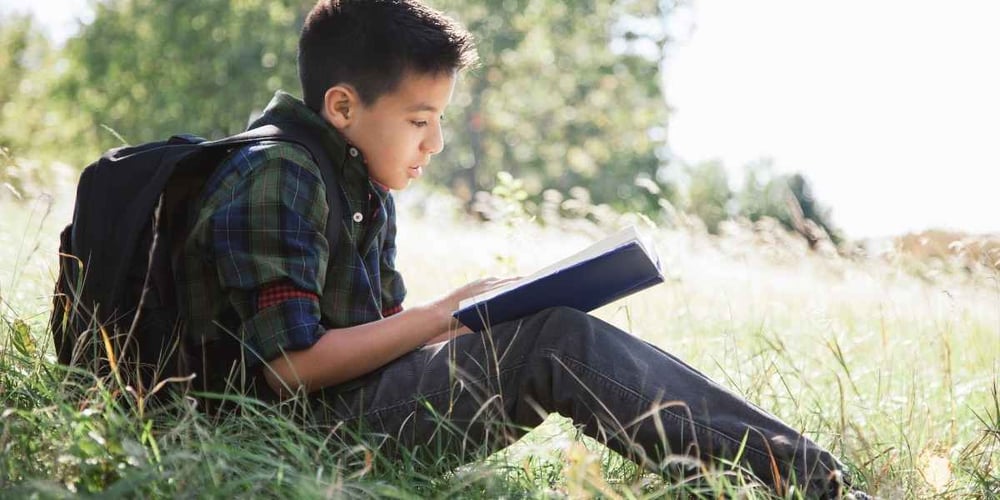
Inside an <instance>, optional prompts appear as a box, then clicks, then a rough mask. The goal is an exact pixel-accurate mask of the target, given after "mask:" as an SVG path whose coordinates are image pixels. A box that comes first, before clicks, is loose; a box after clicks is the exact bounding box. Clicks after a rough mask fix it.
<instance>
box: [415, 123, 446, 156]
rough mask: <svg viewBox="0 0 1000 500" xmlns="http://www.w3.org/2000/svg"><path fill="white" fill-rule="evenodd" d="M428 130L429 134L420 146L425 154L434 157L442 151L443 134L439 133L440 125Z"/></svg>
mask: <svg viewBox="0 0 1000 500" xmlns="http://www.w3.org/2000/svg"><path fill="white" fill-rule="evenodd" d="M430 128H431V129H432V130H431V132H430V133H429V134H428V135H427V137H425V138H424V141H423V142H422V143H421V144H420V146H421V149H423V151H424V152H425V153H427V154H429V155H436V154H438V153H440V152H441V151H442V150H443V149H444V133H443V132H442V131H441V125H437V126H435V127H430Z"/></svg>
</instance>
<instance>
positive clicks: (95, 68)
mask: <svg viewBox="0 0 1000 500" xmlns="http://www.w3.org/2000/svg"><path fill="white" fill-rule="evenodd" d="M94 6H95V10H96V12H95V16H94V20H93V22H92V23H90V24H88V25H86V26H84V27H83V28H82V30H81V32H80V33H79V34H78V35H77V36H76V37H74V38H73V39H71V40H69V41H68V43H67V45H66V47H65V57H66V59H67V61H68V64H69V67H68V70H67V71H66V72H65V73H64V78H63V80H62V81H61V82H60V84H59V85H58V87H57V88H56V96H58V97H61V98H62V99H63V102H64V103H66V104H67V105H69V106H72V107H74V109H77V110H78V111H79V112H80V113H82V114H85V115H86V116H88V117H89V118H90V121H91V124H92V125H91V127H90V129H89V130H87V133H88V134H90V135H91V136H92V137H93V138H94V139H95V140H96V142H97V143H98V144H99V145H100V149H106V148H108V147H111V146H116V145H120V140H121V139H119V138H118V135H119V134H120V136H121V138H122V139H124V140H125V141H126V142H128V143H138V142H145V141H151V140H155V139H160V138H163V137H167V136H170V135H172V134H175V133H179V132H191V133H196V134H200V135H205V136H208V137H221V136H224V135H227V134H231V133H236V132H238V131H240V130H242V129H243V128H245V127H246V125H247V123H248V120H249V119H250V117H251V113H252V112H253V111H254V109H256V110H258V111H259V110H260V109H262V108H263V106H264V105H266V104H267V102H268V100H269V99H270V97H271V94H272V93H273V92H274V91H275V90H277V89H279V88H286V89H290V90H293V91H294V90H295V89H298V76H297V72H296V67H295V58H296V46H297V36H296V33H297V29H298V27H299V26H300V25H301V22H302V19H303V18H304V14H305V12H306V10H307V9H308V7H309V5H307V4H306V3H305V2H301V1H292V0H284V1H271V0H238V1H230V0H197V1H195V0H176V1H169V2H162V1H157V0H108V1H102V2H95V4H94ZM93 154H96V151H87V152H86V155H90V156H92V155H93ZM85 158H86V157H85ZM85 158H84V159H85Z"/></svg>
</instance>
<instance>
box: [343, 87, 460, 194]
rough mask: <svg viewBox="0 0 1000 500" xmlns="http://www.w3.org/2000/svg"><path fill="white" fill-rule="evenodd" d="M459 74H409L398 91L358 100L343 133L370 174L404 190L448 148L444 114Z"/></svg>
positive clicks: (385, 183) (378, 180) (394, 187)
mask: <svg viewBox="0 0 1000 500" xmlns="http://www.w3.org/2000/svg"><path fill="white" fill-rule="evenodd" d="M454 89H455V75H454V74H452V73H444V74H438V75H426V74H417V73H409V72H408V73H406V74H405V75H404V76H403V79H402V81H400V83H399V86H398V87H396V90H394V91H392V92H389V93H387V94H384V95H382V96H381V97H379V98H378V99H376V100H375V102H374V103H372V104H371V105H369V106H364V105H362V104H360V102H357V101H355V102H356V104H355V105H354V106H352V108H351V109H350V113H349V117H350V118H349V119H348V120H347V121H346V123H344V126H342V127H339V126H338V127H337V128H338V129H339V130H340V132H341V133H342V134H344V137H346V138H347V140H348V141H349V142H350V143H351V144H353V145H354V146H355V147H357V148H358V149H360V150H361V153H362V154H363V155H364V157H365V161H366V162H367V166H368V175H369V176H370V177H371V178H372V180H374V181H375V182H378V183H379V184H381V185H383V186H385V187H388V188H390V189H397V190H398V189H404V188H406V186H407V185H409V183H410V181H411V180H413V179H416V178H418V177H420V176H421V175H423V169H424V167H426V166H427V163H428V162H429V161H430V159H431V156H433V155H436V154H438V153H440V152H441V150H442V149H444V138H443V137H442V135H441V115H442V113H444V109H445V108H446V107H447V106H448V103H449V102H451V95H452V92H453V91H454Z"/></svg>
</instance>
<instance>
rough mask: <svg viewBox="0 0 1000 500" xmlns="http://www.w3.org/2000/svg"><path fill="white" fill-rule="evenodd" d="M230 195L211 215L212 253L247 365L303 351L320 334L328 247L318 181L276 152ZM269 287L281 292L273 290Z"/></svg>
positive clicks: (309, 171)
mask: <svg viewBox="0 0 1000 500" xmlns="http://www.w3.org/2000/svg"><path fill="white" fill-rule="evenodd" d="M249 153H252V151H250V152H249ZM249 153H248V154H249ZM311 166H313V165H310V167H311ZM230 193H231V194H230V199H229V200H226V202H224V203H222V204H221V205H220V206H219V207H218V208H217V209H216V210H215V211H214V212H213V214H212V218H211V226H212V230H211V235H212V236H211V245H212V248H211V254H212V256H213V258H214V259H215V269H216V270H217V272H218V279H219V283H220V285H221V286H222V288H223V289H224V290H225V291H226V296H227V297H228V298H229V300H230V302H231V303H232V305H233V307H234V309H235V310H236V312H237V314H239V319H240V325H241V326H240V332H239V336H240V340H241V341H242V342H243V343H244V349H245V351H247V357H246V359H247V363H248V364H256V363H258V362H260V361H270V360H272V359H274V358H276V357H278V356H279V355H281V353H282V352H283V351H289V350H299V349H305V348H308V347H309V346H311V345H313V344H314V343H315V342H316V340H318V339H319V337H320V336H321V335H322V334H323V332H324V331H325V330H324V329H323V328H322V327H321V325H320V305H319V296H320V295H321V291H322V290H323V281H324V279H325V272H324V270H325V269H326V264H327V259H328V255H329V249H328V246H327V241H326V237H325V236H324V233H323V230H324V227H325V225H326V216H327V205H326V198H325V190H324V187H323V183H322V180H321V179H320V178H319V177H318V175H317V173H316V171H315V170H314V169H311V168H307V167H305V166H303V165H300V164H298V163H296V162H293V161H289V160H287V159H284V158H280V157H276V158H273V159H269V160H268V161H266V162H262V163H259V164H256V166H255V167H254V168H253V169H252V171H249V172H246V173H245V175H244V177H243V178H242V180H241V182H239V183H237V184H235V185H234V186H232V188H231V190H230ZM275 287H278V288H279V289H280V290H281V291H282V293H279V294H274V293H271V292H273V291H274V290H275ZM264 293H270V295H268V298H267V300H262V295H261V294H264Z"/></svg>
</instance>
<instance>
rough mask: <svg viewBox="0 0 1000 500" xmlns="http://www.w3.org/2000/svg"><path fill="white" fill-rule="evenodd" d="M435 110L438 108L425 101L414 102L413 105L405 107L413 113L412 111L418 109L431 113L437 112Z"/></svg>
mask: <svg viewBox="0 0 1000 500" xmlns="http://www.w3.org/2000/svg"><path fill="white" fill-rule="evenodd" d="M437 110H438V109H437V108H435V107H434V106H431V105H430V104H427V103H425V102H422V103H420V104H414V105H413V106H410V107H408V108H406V111H407V112H410V113H414V112H418V111H431V112H433V113H437Z"/></svg>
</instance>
